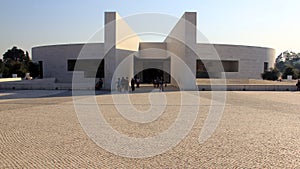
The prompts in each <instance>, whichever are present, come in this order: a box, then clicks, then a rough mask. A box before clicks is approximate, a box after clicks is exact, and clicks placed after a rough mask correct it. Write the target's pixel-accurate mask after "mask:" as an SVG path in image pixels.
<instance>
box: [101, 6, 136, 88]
mask: <svg viewBox="0 0 300 169" xmlns="http://www.w3.org/2000/svg"><path fill="white" fill-rule="evenodd" d="M104 39H105V45H104V46H105V47H104V48H105V62H104V63H105V66H104V67H105V78H104V87H105V88H106V89H111V87H113V88H114V83H115V82H116V81H117V78H118V77H120V76H121V77H122V76H126V77H129V78H130V77H132V76H133V54H135V53H136V52H137V51H138V47H139V43H140V38H139V37H138V36H137V35H136V34H135V33H134V31H133V30H132V29H131V28H130V27H129V25H128V24H127V23H126V22H125V20H123V19H122V18H121V17H120V16H119V15H118V14H117V13H116V12H106V13H105V37H104ZM124 63H126V64H127V66H125V65H120V64H124ZM116 71H119V72H116ZM111 85H113V86H111Z"/></svg>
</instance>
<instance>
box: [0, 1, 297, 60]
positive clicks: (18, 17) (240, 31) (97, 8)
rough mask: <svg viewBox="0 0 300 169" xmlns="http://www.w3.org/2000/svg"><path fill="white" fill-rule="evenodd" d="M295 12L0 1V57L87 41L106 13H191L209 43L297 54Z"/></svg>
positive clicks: (267, 6)
mask: <svg viewBox="0 0 300 169" xmlns="http://www.w3.org/2000/svg"><path fill="white" fill-rule="evenodd" d="M299 9H300V1H299V0H188V1H183V0H151V1H150V0H1V1H0V22H1V25H0V54H1V57H2V55H3V54H4V53H5V52H6V51H7V49H9V48H11V47H12V46H17V47H19V48H22V49H23V50H27V51H29V52H30V53H31V48H32V47H33V46H40V45H50V44H63V43H81V42H87V40H88V39H89V38H90V36H92V35H93V34H94V33H95V32H96V31H97V30H99V29H100V28H102V27H103V23H104V12H105V11H117V12H118V13H119V14H120V15H121V16H123V17H124V16H130V15H133V14H138V13H144V12H155V13H163V14H168V15H172V16H176V17H181V15H182V14H183V13H184V12H185V11H193V12H197V14H198V17H197V19H198V20H197V22H198V29H199V31H201V32H202V33H203V34H204V35H205V36H206V37H207V38H208V40H209V41H210V42H211V43H224V44H239V45H251V46H263V47H271V48H275V49H276V50H277V54H279V53H281V52H282V51H284V50H292V51H295V52H300V22H299V20H300V19H299V18H300V10H299Z"/></svg>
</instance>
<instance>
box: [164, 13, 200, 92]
mask: <svg viewBox="0 0 300 169" xmlns="http://www.w3.org/2000/svg"><path fill="white" fill-rule="evenodd" d="M165 42H166V43H167V50H168V55H170V57H171V75H172V78H171V84H173V85H177V84H179V85H180V87H182V88H183V89H187V90H188V89H194V88H195V84H196V81H195V80H196V79H195V77H196V64H195V63H196V58H195V55H193V54H192V52H191V51H190V50H189V49H188V48H189V47H192V46H193V45H195V43H196V13H195V12H186V13H185V14H184V15H183V16H182V18H181V19H180V20H179V21H178V23H177V24H176V25H175V27H174V28H173V30H172V31H171V33H170V34H169V35H168V37H167V38H166V40H165Z"/></svg>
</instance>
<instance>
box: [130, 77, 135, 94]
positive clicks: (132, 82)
mask: <svg viewBox="0 0 300 169" xmlns="http://www.w3.org/2000/svg"><path fill="white" fill-rule="evenodd" d="M130 85H131V91H133V92H134V91H135V86H134V85H135V80H134V78H132V79H131V81H130Z"/></svg>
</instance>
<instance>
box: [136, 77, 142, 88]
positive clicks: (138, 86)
mask: <svg viewBox="0 0 300 169" xmlns="http://www.w3.org/2000/svg"><path fill="white" fill-rule="evenodd" d="M140 83H141V79H140V78H139V77H137V78H136V88H140Z"/></svg>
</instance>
